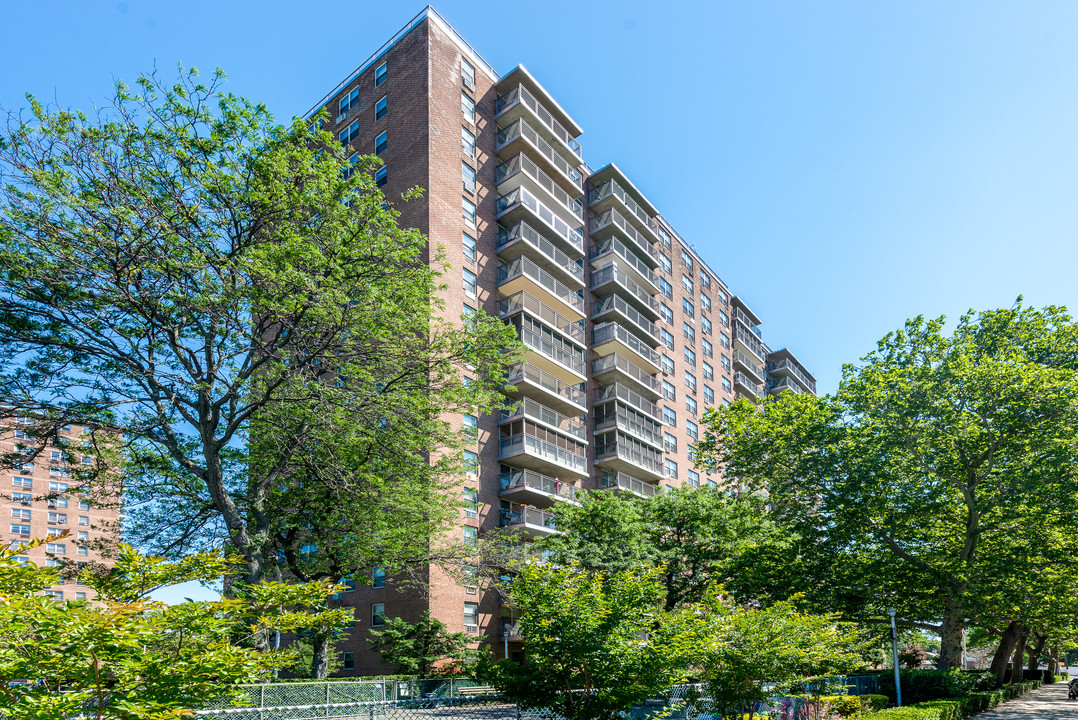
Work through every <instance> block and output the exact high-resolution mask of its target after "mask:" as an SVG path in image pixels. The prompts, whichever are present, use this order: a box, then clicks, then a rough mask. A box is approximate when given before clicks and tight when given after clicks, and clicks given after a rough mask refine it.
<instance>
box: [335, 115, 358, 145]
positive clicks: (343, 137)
mask: <svg viewBox="0 0 1078 720" xmlns="http://www.w3.org/2000/svg"><path fill="white" fill-rule="evenodd" d="M356 135H359V120H356V121H355V122H353V123H352V124H351V125H349V126H348V127H346V128H345V129H344V130H341V132H340V134H339V135H338V136H337V137H338V138H339V139H340V141H341V145H347V144H348V143H350V142H352V141H353V140H355V139H356Z"/></svg>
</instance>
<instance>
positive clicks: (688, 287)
mask: <svg viewBox="0 0 1078 720" xmlns="http://www.w3.org/2000/svg"><path fill="white" fill-rule="evenodd" d="M681 287H682V289H684V290H685V292H687V293H691V292H692V291H693V290H692V278H690V277H689V276H688V275H686V274H684V273H682V274H681Z"/></svg>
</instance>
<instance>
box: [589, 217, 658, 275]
mask: <svg viewBox="0 0 1078 720" xmlns="http://www.w3.org/2000/svg"><path fill="white" fill-rule="evenodd" d="M612 235H617V236H619V237H620V238H621V239H623V240H624V241H625V242H626V243H628V247H630V248H632V250H633V252H634V253H636V254H637V255H638V256H640V257H641V258H643V260H644V262H645V263H647V265H648V267H650V268H657V267H659V251H658V250H656V249H655V246H654V245H652V243H651V241H650V240H648V239H647V238H646V237H644V235H643V234H642V233H641V232H640V231H639V230H637V229H636V228H635V227H633V226H632V224H631V223H630V222H629V221H628V220H626V219H625V218H624V217H622V215H621V213H619V212H618V211H617V210H616V209H614V208H610V209H608V210H604V211H603V212H601V213H599V214H598V215H595V216H593V217H592V218H591V236H592V238H594V239H595V240H603V239H605V238H607V237H610V236H612Z"/></svg>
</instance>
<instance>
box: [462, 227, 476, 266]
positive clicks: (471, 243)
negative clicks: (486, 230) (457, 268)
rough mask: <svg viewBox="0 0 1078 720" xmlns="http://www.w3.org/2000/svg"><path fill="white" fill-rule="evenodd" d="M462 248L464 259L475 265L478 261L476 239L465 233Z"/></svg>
mask: <svg viewBox="0 0 1078 720" xmlns="http://www.w3.org/2000/svg"><path fill="white" fill-rule="evenodd" d="M460 246H461V250H462V251H463V252H464V259H465V260H467V261H468V262H470V263H474V262H475V259H476V247H475V238H473V237H472V236H471V235H469V234H468V233H464V236H463V237H462V238H461V243H460Z"/></svg>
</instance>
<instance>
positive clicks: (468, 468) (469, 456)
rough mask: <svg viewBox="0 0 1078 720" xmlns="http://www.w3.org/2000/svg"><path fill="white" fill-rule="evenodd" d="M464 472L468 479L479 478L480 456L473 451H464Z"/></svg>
mask: <svg viewBox="0 0 1078 720" xmlns="http://www.w3.org/2000/svg"><path fill="white" fill-rule="evenodd" d="M464 472H465V474H467V475H468V477H473V478H474V477H479V456H478V455H477V454H475V453H473V452H472V451H471V450H465V451H464Z"/></svg>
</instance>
